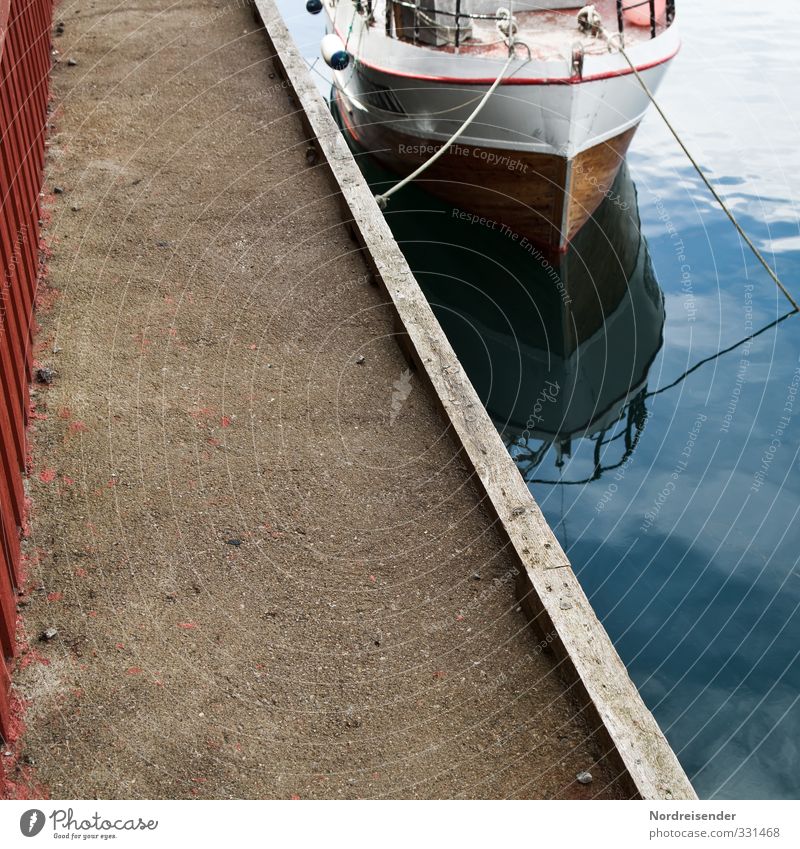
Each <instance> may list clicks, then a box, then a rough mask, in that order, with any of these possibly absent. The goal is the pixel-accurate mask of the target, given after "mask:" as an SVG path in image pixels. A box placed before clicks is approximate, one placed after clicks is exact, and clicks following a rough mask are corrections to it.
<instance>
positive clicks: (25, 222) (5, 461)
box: [0, 0, 52, 736]
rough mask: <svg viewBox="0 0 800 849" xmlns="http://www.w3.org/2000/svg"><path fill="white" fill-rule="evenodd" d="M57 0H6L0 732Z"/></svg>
mask: <svg viewBox="0 0 800 849" xmlns="http://www.w3.org/2000/svg"><path fill="white" fill-rule="evenodd" d="M51 17H52V0H0V201H1V202H2V206H0V271H2V290H1V291H0V655H1V656H0V735H3V736H5V735H6V734H7V733H8V729H9V726H10V720H11V717H10V712H9V702H8V697H9V686H10V682H9V672H8V661H9V660H10V659H11V658H12V657H13V656H14V653H15V641H14V630H15V624H16V618H17V613H16V603H15V589H16V587H18V586H19V582H20V580H21V576H20V529H21V527H22V525H23V520H24V514H25V495H24V491H23V487H22V478H23V474H24V472H25V458H26V448H25V429H26V425H27V417H28V403H29V402H28V383H29V380H30V369H31V336H32V330H33V301H34V296H35V292H36V281H37V277H38V271H39V214H40V210H39V192H40V189H41V184H42V169H43V166H44V142H45V127H46V123H47V99H48V77H49V71H50V24H51Z"/></svg>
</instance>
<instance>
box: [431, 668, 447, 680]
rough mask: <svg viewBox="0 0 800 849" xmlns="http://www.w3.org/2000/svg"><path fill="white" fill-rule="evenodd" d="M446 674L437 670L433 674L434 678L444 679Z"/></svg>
mask: <svg viewBox="0 0 800 849" xmlns="http://www.w3.org/2000/svg"><path fill="white" fill-rule="evenodd" d="M446 674H447V673H446V672H445V671H444V670H443V669H437V670H436V672H434V673H433V677H434V678H444V676H445V675H446Z"/></svg>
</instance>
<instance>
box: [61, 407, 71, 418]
mask: <svg viewBox="0 0 800 849" xmlns="http://www.w3.org/2000/svg"><path fill="white" fill-rule="evenodd" d="M58 417H59V418H60V419H71V418H72V410H71V409H70V408H69V407H59V408H58Z"/></svg>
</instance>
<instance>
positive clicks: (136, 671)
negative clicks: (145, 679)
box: [125, 666, 144, 675]
mask: <svg viewBox="0 0 800 849" xmlns="http://www.w3.org/2000/svg"><path fill="white" fill-rule="evenodd" d="M142 672H144V670H143V669H142V667H141V666H130V667H128V669H126V670H125V674H126V675H141V674H142Z"/></svg>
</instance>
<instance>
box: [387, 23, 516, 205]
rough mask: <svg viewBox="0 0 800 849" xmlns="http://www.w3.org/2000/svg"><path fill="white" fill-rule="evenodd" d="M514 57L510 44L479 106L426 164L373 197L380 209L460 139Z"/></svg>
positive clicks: (512, 46)
mask: <svg viewBox="0 0 800 849" xmlns="http://www.w3.org/2000/svg"><path fill="white" fill-rule="evenodd" d="M509 31H510V30H509ZM514 56H515V53H514V44H513V43H512V44H511V45H510V46H509V53H508V59H506V63H505V65H503V68H502V70H501V71H500V73H499V74H498V75H497V79H496V80H495V81H494V82H493V83H492V84H491V86H490V87H489V89H488V90H487V92H486V94H484V95H483V97H482V98H481V101H480V103H479V104H478V105H477V106H476V107H475V109H474V110H473V112H472V114H471V115H470V116H469V117H468V118H467V120H466V121H464V123H463V124H462V125H461V126H460V127H459V128H458V129H457V130H456V131H455V133H453V135H452V136H450V138H449V139H448V140H447V141H446V142H445V143H444V144H443V145H442V146H441V147H440V148H439V150H437V151H436V153H434V154H433V156H432V157H431V158H430V159H428V160H427V161H426V162H423V163H422V165H420V166H419V168H417V170H416V171H414V172H412V173H411V174H409V175H408V176H407V177H405V178H404V179H402V180H400V182H399V183H395V184H394V185H393V186H392V187H391V189H389V190H388V191H386V192H384V193H383V194H380V195H375V200H376V201H377V202H378V206H379V207H380V208H381V209H386V206H387V204H388V203H389V198H390V197H391V196H392V195H393V194H394V193H395V192H399V191H400V189H402V188H403V186H406V185H408V184H409V183H410V182H411V181H412V180H416V179H417V177H419V175H420V174H422V173H423V172H424V171H426V170H427V169H428V168H430V166H431V165H433V163H434V162H436V160H437V159H439V157H441V156H443V155H444V154H445V153H446V152H447V151H448V150H449V149H450V148H451V147H452V146H453V144H454V143H455V142H456V141H458V139H459V138H460V136H461V134H462V133H463V132H464V130H466V129H467V127H469V125H470V124H471V123H472V122H473V121H474V120H475V118H477V117H478V114H479V113H480V111H481V109H483V107H484V106H485V105H486V101H487V100H488V99H489V98H490V97H491V96H492V95H493V94H494V91H495V89H496V88H497V86H499V85H500V81H501V80H502V79H503V77H504V76H505V73H506V71H507V70H508V66H509V65H510V64H511V62H512V61H513V59H514Z"/></svg>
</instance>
